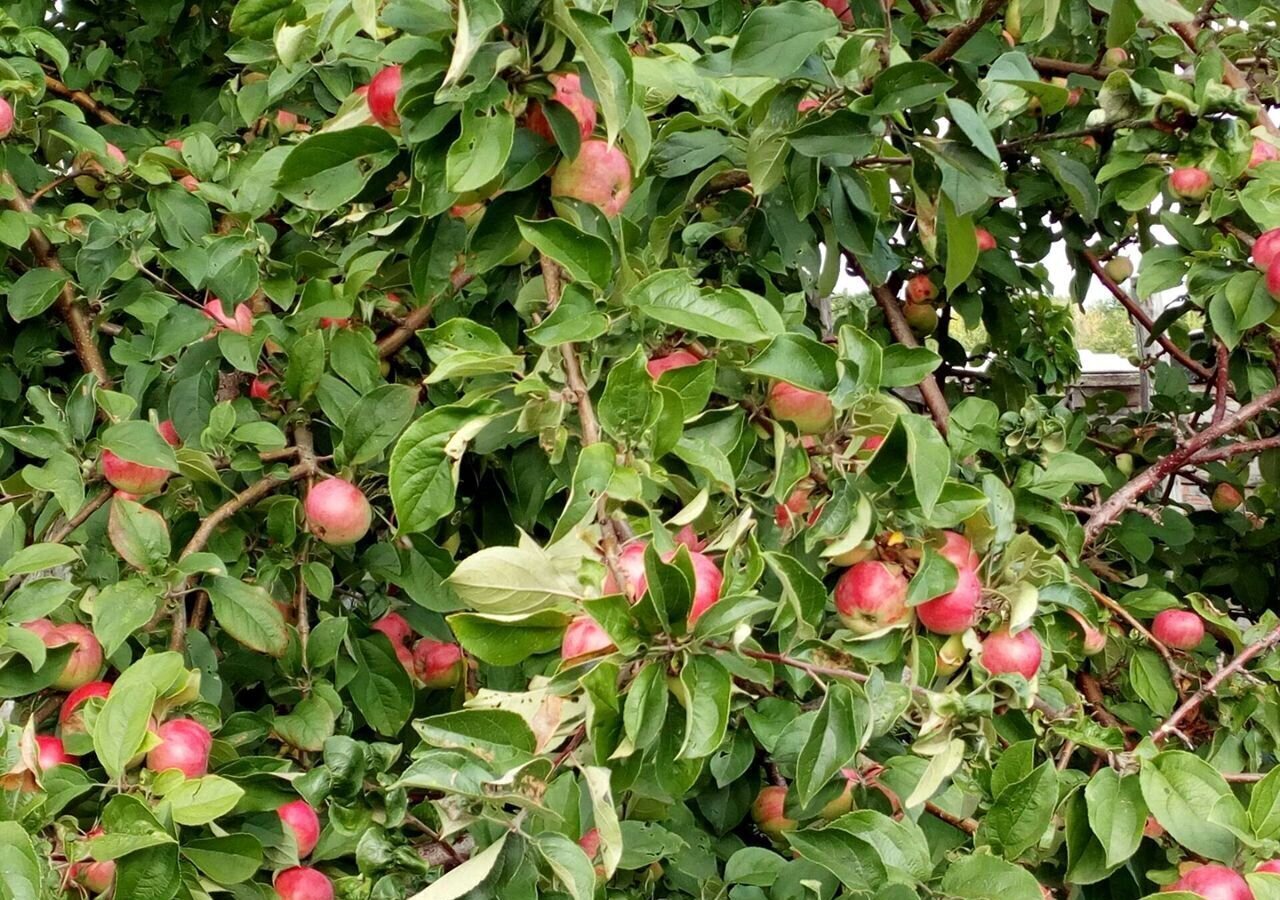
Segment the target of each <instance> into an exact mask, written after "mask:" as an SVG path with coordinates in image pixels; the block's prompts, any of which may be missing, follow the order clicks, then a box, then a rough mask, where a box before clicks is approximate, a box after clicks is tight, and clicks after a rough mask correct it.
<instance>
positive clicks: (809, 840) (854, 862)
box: [785, 828, 888, 893]
mask: <svg viewBox="0 0 1280 900" xmlns="http://www.w3.org/2000/svg"><path fill="white" fill-rule="evenodd" d="M785 836H786V839H787V842H788V843H789V844H791V846H792V848H793V849H794V850H795V851H796V852H797V853H798V854H800V857H801V858H802V859H807V860H809V861H810V862H814V863H817V864H818V865H820V866H822V868H824V869H826V870H827V871H828V872H830V873H831V874H832V875H834V876H836V878H839V879H840V881H841V883H842V884H843V885H844V886H845V887H846V888H848V889H849V890H850V891H854V892H858V893H862V892H875V891H876V890H878V889H879V888H881V887H883V886H884V884H885V882H886V881H887V880H888V873H887V872H886V871H885V867H884V863H883V862H882V861H881V859H880V854H879V852H877V850H876V848H875V847H873V846H872V845H871V844H869V843H867V842H866V841H864V840H862V839H861V838H859V837H858V836H856V835H853V834H850V833H849V832H847V831H842V830H840V829H837V828H827V829H824V830H822V831H810V830H807V829H806V830H804V831H788V832H785Z"/></svg>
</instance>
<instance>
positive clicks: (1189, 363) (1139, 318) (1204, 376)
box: [1084, 250, 1213, 381]
mask: <svg viewBox="0 0 1280 900" xmlns="http://www.w3.org/2000/svg"><path fill="white" fill-rule="evenodd" d="M1084 258H1085V261H1086V262H1087V263H1088V264H1089V268H1090V269H1092V270H1093V274H1094V275H1096V276H1097V278H1098V280H1099V281H1101V282H1102V286H1103V287H1105V288H1106V289H1107V290H1108V291H1110V292H1111V296H1113V297H1115V298H1116V299H1117V300H1119V301H1120V305H1121V306H1123V307H1124V308H1125V310H1126V311H1127V312H1128V313H1129V317H1130V318H1132V319H1133V320H1134V321H1136V322H1137V323H1138V324H1139V325H1141V326H1142V327H1143V328H1145V329H1146V330H1147V333H1148V334H1150V335H1151V336H1152V337H1153V338H1155V340H1156V343H1158V344H1159V345H1160V346H1161V347H1162V348H1164V351H1165V352H1166V353H1168V354H1169V355H1170V356H1171V357H1173V358H1174V359H1176V360H1177V361H1178V362H1179V363H1181V364H1182V366H1183V367H1184V368H1186V369H1187V370H1188V371H1190V372H1191V373H1193V374H1194V375H1196V377H1198V378H1199V379H1200V380H1201V381H1211V380H1212V379H1213V372H1212V371H1211V370H1210V369H1208V368H1206V367H1205V366H1203V365H1201V364H1200V363H1198V362H1196V361H1195V360H1194V359H1192V358H1191V357H1190V356H1188V355H1187V352H1186V351H1185V350H1183V349H1182V348H1181V347H1179V346H1178V345H1177V344H1175V343H1174V342H1173V341H1171V340H1169V338H1168V336H1166V335H1164V334H1156V331H1155V322H1153V321H1152V320H1151V317H1150V316H1148V315H1147V313H1146V311H1145V310H1144V309H1143V308H1142V307H1141V306H1139V305H1138V302H1137V301H1136V300H1134V299H1133V298H1132V297H1130V296H1129V294H1128V292H1127V291H1125V290H1124V288H1122V287H1120V285H1118V284H1116V283H1115V281H1114V280H1113V279H1112V278H1111V276H1110V275H1108V274H1107V271H1106V269H1105V268H1103V265H1102V263H1101V262H1099V261H1098V257H1096V256H1094V255H1093V254H1092V253H1090V252H1088V251H1087V250H1086V251H1085V254H1084Z"/></svg>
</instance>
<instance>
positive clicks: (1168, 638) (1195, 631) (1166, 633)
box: [1151, 609, 1204, 650]
mask: <svg viewBox="0 0 1280 900" xmlns="http://www.w3.org/2000/svg"><path fill="white" fill-rule="evenodd" d="M1151 633H1152V634H1153V635H1155V638H1156V640H1157V641H1159V642H1160V643H1162V644H1164V645H1165V646H1167V647H1173V648H1174V649H1175V650H1194V649H1195V648H1196V647H1199V646H1200V642H1201V641H1203V640H1204V620H1203V619H1201V618H1200V617H1199V616H1198V615H1196V614H1195V613H1193V612H1191V611H1190V610H1186V609H1166V610H1162V611H1161V612H1159V613H1157V614H1156V617H1155V619H1154V620H1152V622H1151Z"/></svg>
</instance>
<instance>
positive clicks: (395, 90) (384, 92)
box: [367, 66, 402, 128]
mask: <svg viewBox="0 0 1280 900" xmlns="http://www.w3.org/2000/svg"><path fill="white" fill-rule="evenodd" d="M401 80H402V79H401V72H400V67H399V66H387V67H386V68H384V69H381V70H380V71H379V72H378V73H377V74H376V75H374V76H373V78H372V79H370V81H369V93H368V94H367V97H368V100H369V114H370V115H371V116H373V120H374V121H375V122H377V123H378V124H379V125H381V126H382V127H383V128H395V127H396V126H397V125H399V124H400V113H399V112H397V111H396V98H397V96H398V95H399V93H400V83H401Z"/></svg>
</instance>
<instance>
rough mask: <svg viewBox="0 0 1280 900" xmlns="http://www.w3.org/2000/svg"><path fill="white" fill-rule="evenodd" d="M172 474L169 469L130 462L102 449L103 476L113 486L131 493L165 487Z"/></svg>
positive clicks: (150, 491) (153, 490)
mask: <svg viewBox="0 0 1280 900" xmlns="http://www.w3.org/2000/svg"><path fill="white" fill-rule="evenodd" d="M170 474H172V473H171V472H170V471H169V470H168V469H162V468H160V467H159V466H148V465H143V464H142V463H136V462H130V461H129V460H127V459H123V458H121V457H119V456H117V455H116V454H114V453H112V452H111V451H110V450H103V451H102V477H103V478H105V479H107V481H109V482H110V483H111V486H112V487H115V488H119V489H120V490H122V491H127V492H128V493H130V494H138V495H142V494H154V493H155V492H156V491H158V490H160V488H162V487H164V483H165V482H166V481H168V480H169V475H170Z"/></svg>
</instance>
